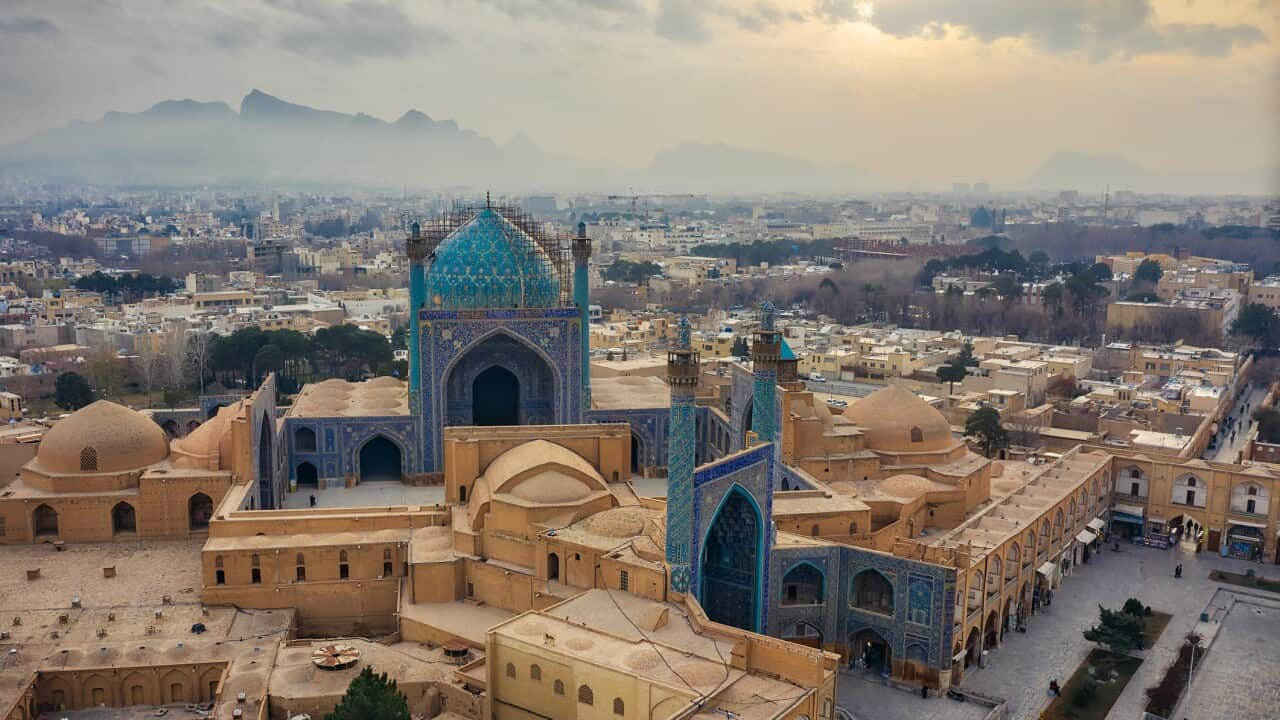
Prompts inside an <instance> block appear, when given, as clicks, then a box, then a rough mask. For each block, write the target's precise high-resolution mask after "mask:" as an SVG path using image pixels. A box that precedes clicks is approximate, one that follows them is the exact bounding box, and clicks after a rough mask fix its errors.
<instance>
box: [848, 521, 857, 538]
mask: <svg viewBox="0 0 1280 720" xmlns="http://www.w3.org/2000/svg"><path fill="white" fill-rule="evenodd" d="M849 534H850V535H857V534H858V522H857V521H856V520H855V521H853V522H851V523H849Z"/></svg>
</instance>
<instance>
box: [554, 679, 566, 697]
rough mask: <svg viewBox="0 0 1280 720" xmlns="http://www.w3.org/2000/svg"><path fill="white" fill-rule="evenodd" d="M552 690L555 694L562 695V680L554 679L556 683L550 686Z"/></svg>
mask: <svg viewBox="0 0 1280 720" xmlns="http://www.w3.org/2000/svg"><path fill="white" fill-rule="evenodd" d="M552 690H553V691H554V692H555V694H557V695H563V694H564V681H563V680H557V681H556V683H555V685H554V686H553V687H552Z"/></svg>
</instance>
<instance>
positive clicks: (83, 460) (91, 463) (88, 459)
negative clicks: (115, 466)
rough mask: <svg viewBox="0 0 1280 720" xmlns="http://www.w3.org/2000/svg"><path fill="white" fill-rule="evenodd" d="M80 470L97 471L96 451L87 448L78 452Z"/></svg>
mask: <svg viewBox="0 0 1280 720" xmlns="http://www.w3.org/2000/svg"><path fill="white" fill-rule="evenodd" d="M80 469H81V470H97V469H98V451H97V450H95V449H94V448H91V447H87V448H85V449H83V450H81V451H80Z"/></svg>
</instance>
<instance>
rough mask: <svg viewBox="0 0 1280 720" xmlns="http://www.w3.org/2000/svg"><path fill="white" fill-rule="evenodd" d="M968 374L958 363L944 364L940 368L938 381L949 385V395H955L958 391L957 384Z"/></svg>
mask: <svg viewBox="0 0 1280 720" xmlns="http://www.w3.org/2000/svg"><path fill="white" fill-rule="evenodd" d="M968 374H969V373H968V372H966V371H965V369H964V366H963V365H959V364H956V363H944V364H942V365H939V366H938V380H939V381H940V382H944V383H947V385H948V388H947V392H948V393H954V392H955V391H956V383H958V382H962V381H963V380H964V379H965V377H966V376H967V375H968Z"/></svg>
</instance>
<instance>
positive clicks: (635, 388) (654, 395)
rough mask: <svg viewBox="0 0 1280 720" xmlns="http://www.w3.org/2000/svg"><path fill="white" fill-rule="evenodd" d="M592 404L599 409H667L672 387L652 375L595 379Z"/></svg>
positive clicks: (593, 381) (592, 385)
mask: <svg viewBox="0 0 1280 720" xmlns="http://www.w3.org/2000/svg"><path fill="white" fill-rule="evenodd" d="M664 362H665V360H664ZM591 404H592V407H593V408H595V409H596V410H634V409H640V408H668V407H670V406H671V389H670V388H668V387H667V384H666V383H665V382H663V380H662V378H661V377H657V376H653V375H629V376H626V377H606V378H592V379H591Z"/></svg>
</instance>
